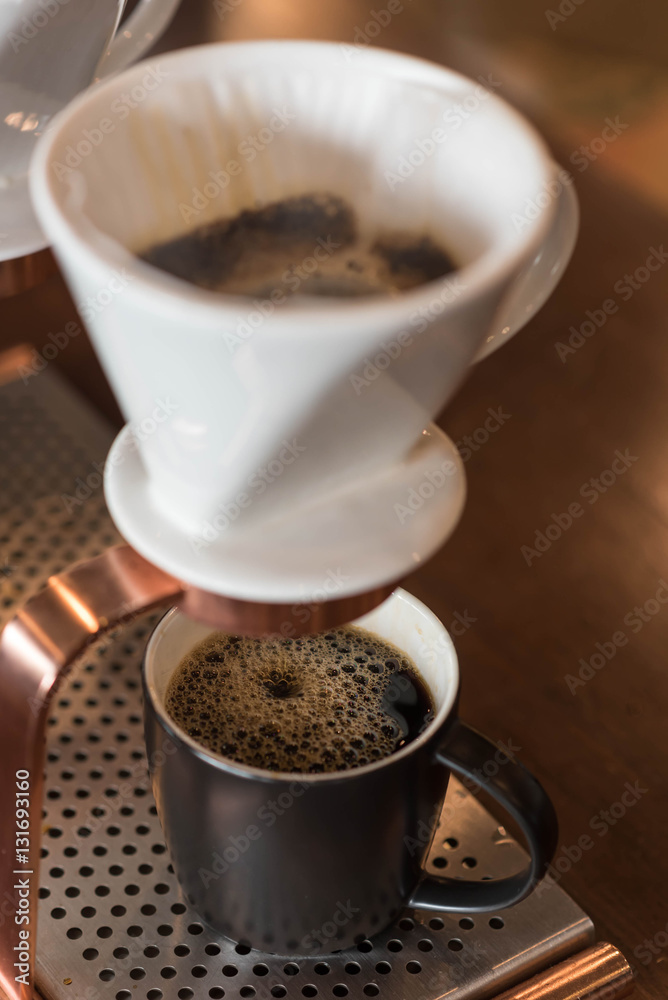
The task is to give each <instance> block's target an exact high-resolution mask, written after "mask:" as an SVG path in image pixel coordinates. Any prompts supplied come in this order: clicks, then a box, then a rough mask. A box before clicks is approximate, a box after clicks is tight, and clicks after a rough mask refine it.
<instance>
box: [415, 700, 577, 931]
mask: <svg viewBox="0 0 668 1000" xmlns="http://www.w3.org/2000/svg"><path fill="white" fill-rule="evenodd" d="M498 753H499V748H498V747H497V746H496V744H495V743H492V741H491V740H489V739H487V737H486V736H483V735H482V733H479V732H478V731H477V730H476V729H473V728H472V727H471V726H469V725H467V724H466V723H465V722H462V721H461V719H455V720H454V722H453V724H452V726H451V727H450V729H449V731H448V733H447V736H446V737H445V740H444V741H443V743H442V744H441V746H440V747H439V748H438V750H437V751H436V760H437V761H438V762H439V764H443V765H444V766H445V767H447V768H448V769H449V770H451V771H455V772H456V773H457V774H458V775H461V777H463V778H467V779H468V782H469V783H470V782H471V781H473V782H475V784H476V785H477V786H479V787H480V788H484V790H485V791H486V792H489V794H490V795H491V796H493V798H495V799H496V801H497V802H499V803H500V804H501V805H502V806H503V807H504V809H505V810H506V811H507V812H508V813H510V815H511V816H512V817H513V819H514V820H515V821H516V823H517V824H518V826H519V828H520V830H521V831H522V834H523V836H524V838H525V840H526V842H527V845H528V848H529V855H530V861H529V864H528V865H527V867H526V868H525V869H524V871H521V872H518V874H516V875H509V876H507V877H506V878H497V879H489V880H486V881H467V880H465V879H459V878H447V877H440V876H434V875H425V876H424V877H423V878H422V879H421V880H420V882H419V883H418V885H417V888H416V889H415V892H414V893H413V895H412V896H411V898H410V900H409V902H408V904H407V905H408V906H409V907H413V908H414V909H417V910H438V911H441V912H456V913H484V912H487V911H490V910H501V909H504V908H505V907H506V906H512V905H513V903H518V902H519V901H520V900H521V899H524V897H525V896H527V895H528V894H529V893H530V892H531V890H532V889H533V888H534V886H535V885H536V884H537V883H538V882H539V881H540V879H541V878H542V877H543V876H544V874H545V871H546V869H547V866H548V864H549V863H550V861H551V859H552V857H553V855H554V852H555V849H556V846H557V839H558V836H559V827H558V823H557V816H556V813H555V811H554V806H553V805H552V802H551V801H550V799H549V798H548V796H547V793H546V792H545V790H544V789H543V787H542V785H541V784H540V783H539V781H538V779H537V778H534V776H533V774H531V772H530V771H528V770H527V769H526V768H525V767H524V766H523V765H522V764H520V763H519V762H518V761H515V760H513V759H511V758H510V757H507V756H506V759H505V761H503V763H501V764H500V765H499V767H498V769H497V771H496V774H494V775H493V776H491V777H489V776H487V775H486V774H485V765H486V764H488V763H489V761H490V760H494V759H496V760H498Z"/></svg>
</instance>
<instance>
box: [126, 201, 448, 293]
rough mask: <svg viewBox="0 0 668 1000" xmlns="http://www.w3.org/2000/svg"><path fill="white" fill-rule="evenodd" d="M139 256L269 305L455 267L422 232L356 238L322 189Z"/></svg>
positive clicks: (349, 213) (344, 207)
mask: <svg viewBox="0 0 668 1000" xmlns="http://www.w3.org/2000/svg"><path fill="white" fill-rule="evenodd" d="M139 256H140V257H141V259H142V260H145V261H146V262H147V263H149V264H152V265H153V266H154V267H158V268H160V269H161V270H163V271H167V272H168V273H169V274H172V275H174V276H175V277H177V278H181V279H183V280H184V281H189V282H191V283H192V284H195V285H198V286H199V287H200V288H206V289H209V290H211V291H217V292H225V293H227V294H233V295H247V296H255V297H260V298H271V299H272V301H273V302H274V303H275V304H280V302H282V301H285V300H286V299H288V298H290V297H292V296H294V295H321V296H327V295H328V296H335V297H346V296H360V295H395V294H399V293H400V292H403V291H406V290H407V289H410V288H415V287H417V286H418V285H422V284H425V283H426V282H428V281H434V280H435V279H437V278H441V277H443V276H444V275H446V274H449V273H450V272H451V271H454V269H455V266H454V264H453V262H452V260H451V259H450V257H449V256H448V254H447V253H446V252H445V251H444V250H443V249H442V248H441V247H440V246H438V244H437V243H436V242H435V241H434V240H433V239H432V238H431V237H430V236H428V235H417V234H415V233H412V234H411V233H405V232H388V233H386V234H384V235H382V236H380V235H379V236H377V237H375V238H373V239H371V240H368V239H366V240H365V239H362V238H361V236H360V235H359V233H358V225H357V220H356V215H355V212H354V210H353V208H352V207H351V206H350V205H348V204H347V203H346V202H345V201H344V200H343V199H342V198H339V197H337V196H335V195H330V194H314V195H304V196H301V197H295V198H285V199H283V200H282V201H277V202H273V203H271V204H269V205H266V206H264V207H261V208H256V209H246V210H244V211H242V212H240V213H239V214H238V215H236V216H234V217H233V218H230V219H220V220H218V221H217V222H212V223H209V224H207V225H204V226H200V227H198V228H197V229H194V230H193V231H192V232H190V233H187V234H186V235H185V236H179V237H177V238H176V239H173V240H169V241H167V242H164V243H160V244H157V245H155V246H152V247H150V248H149V249H147V250H145V251H143V252H142V253H140V254H139Z"/></svg>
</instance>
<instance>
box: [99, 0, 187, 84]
mask: <svg viewBox="0 0 668 1000" xmlns="http://www.w3.org/2000/svg"><path fill="white" fill-rule="evenodd" d="M179 3H180V0H139V3H138V4H137V6H136V7H135V9H134V10H133V11H132V13H131V14H130V16H129V18H128V19H127V21H124V22H123V24H122V25H121V26H119V25H116V33H115V35H114V37H113V39H112V40H111V42H110V43H109V47H108V49H107V51H106V52H105V54H104V55H103V56H102V58H101V60H100V62H99V64H98V67H97V72H96V74H95V75H96V79H97V80H101V79H103V78H104V77H105V76H111V75H112V74H113V73H118V72H119V70H122V69H125V67H126V66H129V65H130V63H133V62H135V61H136V60H137V59H139V58H140V57H141V56H142V55H143V54H144V52H146V50H147V49H149V48H150V47H151V45H153V43H154V42H155V41H156V40H157V39H158V38H159V37H160V35H161V34H162V33H163V31H164V30H165V28H166V27H167V26H168V24H169V22H170V21H171V19H172V18H173V16H174V14H175V13H176V8H177V7H178V6H179Z"/></svg>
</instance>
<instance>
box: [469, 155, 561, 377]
mask: <svg viewBox="0 0 668 1000" xmlns="http://www.w3.org/2000/svg"><path fill="white" fill-rule="evenodd" d="M564 174H568V172H567V171H566V170H564V168H563V167H560V166H559V164H558V163H555V164H554V166H553V172H552V183H553V184H558V185H559V186H560V187H559V193H558V195H557V203H556V206H555V211H554V217H553V219H552V226H551V228H550V230H549V232H548V234H547V237H546V239H545V240H544V242H543V243H542V244H541V246H540V248H539V250H538V253H537V254H536V256H535V257H534V258H533V260H531V261H530V262H529V263H528V264H527V265H526V266H525V267H524V269H523V270H522V271H520V273H519V275H518V276H517V278H516V279H515V282H514V284H513V286H512V288H511V290H510V293H509V294H508V295H507V296H506V298H505V299H504V301H503V303H502V305H501V307H500V309H499V311H498V312H497V314H496V316H495V318H494V327H493V329H492V331H491V332H490V334H489V336H488V337H487V339H486V341H485V343H484V344H483V346H482V347H481V348H480V350H479V351H478V353H477V355H476V357H475V361H482V359H483V358H486V357H487V355H488V354H491V353H492V351H496V350H497V348H499V347H501V346H502V345H503V344H505V343H506V341H507V340H509V339H510V338H511V337H513V336H514V335H515V334H516V333H517V332H518V330H521V329H522V327H523V326H524V325H525V324H526V323H528V322H529V320H530V319H532V318H533V316H535V314H536V313H537V312H538V310H539V309H540V308H541V306H543V305H544V304H545V302H546V301H547V299H549V297H550V295H551V294H552V292H553V291H554V289H555V288H556V286H557V285H558V284H559V282H560V281H561V277H562V275H563V273H564V271H565V270H566V265H567V264H568V262H569V260H570V259H571V255H572V253H573V249H574V247H575V243H576V241H577V235H578V225H579V221H580V210H579V208H578V199H577V196H576V194H575V187H574V184H573V178H572V177H571V179H570V182H569V183H566V182H565V181H564V179H563V178H564ZM568 176H570V175H568Z"/></svg>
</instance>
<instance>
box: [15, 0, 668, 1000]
mask: <svg viewBox="0 0 668 1000" xmlns="http://www.w3.org/2000/svg"><path fill="white" fill-rule="evenodd" d="M190 2H191V0H188V3H190ZM247 2H248V3H249V4H250V3H251V2H252V0H247ZM325 6H327V8H328V10H329V11H330V12H331V11H332V5H331V4H330V3H328V4H326V5H325ZM363 7H365V5H363V4H361V3H360V4H357V5H355V4H350V3H349V4H346V5H344V8H345V12H346V13H345V16H346V18H348V21H349V23H348V24H347V25H346V26H344V27H343V28H339V29H337V31H338V34H336V37H341V36H342V35H343V36H344V37H345V32H346V31H350V30H351V28H352V27H353V26H354V25H355V24H357V23H359V16H360V15H359V12H360V11H361V10H362V9H363ZM197 9H198V10H200V14H201V5H200V7H199V8H197ZM195 10H196V5H195V4H194V0H193V6H192V7H190V8H189V11H188V12H186V13H182V14H181V15H179V19H178V20H177V23H176V24H175V26H174V28H173V29H172V32H171V35H170V37H169V38H168V39H167V40H166V41H164V42H163V47H164V48H168V47H174V46H175V45H177V44H179V43H181V44H182V43H183V42H193V41H197V40H200V37H201V33H200V34H198V28H197V25H198V24H199V22H198V20H197V18H198V17H199V16H200V15H196V13H194V11H195ZM341 16H343V15H341ZM336 23H337V24H338V22H336ZM416 23H417V24H418V28H417V29H416V31H417V35H416V36H415V37H416V38H417V42H416V41H415V40H414V41H413V44H406V45H404V47H405V48H412V49H413V50H414V51H415V50H419V51H421V52H424V53H426V54H429V55H431V56H433V55H434V52H433V51H429V42H428V40H425V36H424V33H422V34H420V32H421V31H422V29H421V27H420V25H421V23H422V22H416ZM289 33H292V34H298V33H302V34H305V35H309V34H315V32H314V31H313V30H309V29H308V27H305V28H304V30H303V31H301V32H300V31H297V30H294V29H293V30H292V31H291V32H289ZM327 34H331V36H332V37H334V34H333V29H332V31H330V29H329V28H328V30H327ZM395 43H396V39H393V40H387V41H386V44H395ZM577 188H578V193H579V196H580V200H581V208H582V234H581V237H580V241H579V245H578V247H577V250H576V254H575V257H574V260H573V263H572V264H571V266H570V268H569V270H568V272H567V274H566V276H565V278H564V280H563V282H562V284H561V286H560V288H559V289H558V291H557V293H556V294H555V295H554V296H553V298H552V299H551V301H550V302H549V303H548V304H547V305H546V306H545V307H544V309H543V310H542V311H541V313H540V314H539V315H538V317H537V318H536V319H535V320H534V321H533V322H532V323H531V324H530V326H529V327H527V328H526V329H525V330H524V331H523V332H522V333H521V334H520V335H518V336H517V337H516V338H515V339H514V340H513V341H511V342H510V343H509V344H508V345H507V346H506V347H504V348H503V349H502V350H501V351H499V352H497V353H496V354H495V355H493V356H492V357H491V358H489V359H488V360H486V361H485V362H484V363H482V364H481V365H479V366H478V367H477V368H476V369H475V370H474V371H473V372H472V373H471V376H470V378H469V379H468V381H467V382H466V384H465V385H464V387H463V388H462V389H461V391H460V392H459V394H458V395H457V397H456V398H455V400H454V401H453V403H452V404H451V405H450V407H449V408H448V410H447V412H446V413H444V414H443V416H442V419H441V424H442V426H443V427H444V428H445V430H446V431H447V432H448V433H449V434H450V435H451V436H452V437H453V439H454V440H455V441H461V442H462V447H463V448H466V447H468V445H467V444H466V442H465V440H464V439H465V437H466V436H467V435H468V436H469V437H470V438H472V440H473V442H474V445H475V448H476V449H477V450H471V454H470V457H469V458H468V459H467V461H466V472H467V477H468V485H469V498H468V502H467V506H466V510H465V513H464V516H463V518H462V521H461V524H460V526H459V527H458V529H457V531H456V533H455V534H454V536H453V538H452V539H451V540H450V541H449V542H448V544H447V545H446V546H445V547H444V548H443V550H442V551H441V552H440V554H439V555H438V556H437V557H436V558H435V559H434V560H433V561H432V562H431V563H430V564H429V565H428V566H426V567H424V568H423V569H421V570H420V571H419V572H418V573H416V574H415V575H414V576H413V577H411V578H410V579H409V581H408V583H407V586H408V587H409V589H411V590H412V591H413V592H414V593H415V594H416V595H417V596H418V597H420V598H421V599H422V600H424V601H426V603H427V604H429V605H430V606H431V607H432V608H433V609H434V611H435V612H436V613H437V614H438V615H439V616H440V617H441V618H442V619H443V621H444V622H445V623H446V624H449V623H451V622H453V621H458V622H459V623H461V622H462V621H464V622H465V623H466V628H464V626H463V625H461V624H459V625H458V627H457V628H456V629H455V632H460V633H463V634H461V635H460V636H459V637H456V639H455V641H456V645H457V649H458V652H459V656H460V660H461V667H462V674H463V698H462V714H463V715H464V717H465V718H466V719H467V720H468V721H470V722H472V723H473V724H475V725H477V726H478V727H479V728H481V729H482V730H484V731H485V732H486V733H488V734H489V735H490V736H493V737H495V738H500V739H511V740H512V742H513V744H514V745H515V746H520V747H521V748H522V751H521V754H520V756H521V759H522V760H523V761H524V762H525V763H526V764H527V765H528V766H529V767H530V768H532V769H533V770H534V771H535V773H536V774H537V775H538V776H539V777H540V779H541V780H542V781H543V782H544V784H545V786H546V787H547V789H548V790H549V792H550V794H551V795H552V796H553V798H554V802H555V805H556V807H557V811H558V814H559V817H560V821H561V837H560V840H559V845H560V846H559V849H558V852H557V856H556V859H555V871H556V872H558V873H559V875H560V877H561V874H562V873H563V877H562V878H561V884H562V886H563V887H564V888H565V889H566V890H567V891H568V892H569V893H571V895H572V896H573V897H574V898H575V899H576V900H577V901H578V902H579V903H580V904H581V905H582V906H583V908H584V909H585V910H586V911H587V912H588V913H589V914H590V916H591V917H592V918H593V919H594V921H595V924H596V927H597V932H598V937H599V939H604V940H609V941H611V942H613V943H614V944H616V945H618V946H619V947H620V948H621V949H622V950H623V951H624V953H625V954H626V956H627V957H628V958H629V960H630V961H631V962H632V963H633V964H634V966H635V967H636V969H637V973H638V986H637V996H638V997H641V998H652V1000H659V998H664V997H665V996H666V992H667V989H668V975H667V973H668V852H667V851H666V828H667V827H668V649H667V647H668V603H666V602H667V601H668V257H667V258H666V259H665V261H664V262H663V263H662V264H661V266H660V268H659V269H658V270H656V271H647V272H645V271H640V272H639V273H638V278H637V279H636V278H635V277H634V274H635V272H636V271H637V269H638V268H643V267H644V266H645V261H646V259H647V258H648V257H649V256H650V254H652V253H653V252H654V251H656V254H655V260H657V261H660V260H662V257H661V255H662V253H663V250H664V248H665V249H666V250H667V251H668V220H667V219H666V218H664V217H662V216H661V215H660V214H658V213H657V211H656V210H655V209H653V208H651V207H650V206H648V205H644V204H643V203H642V202H641V201H640V199H639V198H638V197H637V196H636V195H634V194H631V193H629V192H627V191H625V190H624V189H622V188H621V187H620V186H619V185H618V184H617V183H616V182H614V181H613V180H611V179H610V178H608V177H607V176H606V172H605V165H604V164H603V163H602V164H599V163H596V164H593V165H592V167H591V168H590V169H589V170H587V171H586V172H584V173H583V174H581V175H580V176H579V177H578V184H577ZM627 275H630V276H631V283H629V281H628V279H627V278H626V277H625V276H627ZM646 277H648V280H646V281H645V280H644V279H645V278H646ZM634 284H635V285H636V286H637V287H635V288H634V287H633V285H634ZM608 299H612V300H613V301H614V304H615V305H616V306H617V309H616V312H615V313H614V314H613V315H611V316H609V317H607V319H606V321H605V323H604V324H603V325H602V326H601V327H600V328H598V327H596V326H595V322H596V319H598V320H599V322H600V320H601V315H600V314H599V313H598V312H597V310H600V309H601V306H602V303H603V302H604V301H605V300H608ZM588 311H590V312H591V313H593V316H594V319H593V320H591V319H590V318H589V317H588ZM75 316H76V314H75V311H74V306H73V304H72V302H71V300H70V299H69V297H68V295H67V292H66V290H65V288H64V285H63V283H62V281H61V279H60V278H59V277H54V278H52V279H51V280H50V281H48V282H47V283H45V284H44V285H43V286H40V287H39V288H36V289H34V290H33V291H31V292H28V293H25V294H23V295H21V296H17V297H15V298H14V299H8V300H5V301H0V347H5V346H8V345H9V344H11V343H14V342H17V341H19V340H27V341H31V342H32V343H34V344H36V345H37V346H38V347H39V346H41V345H43V344H45V343H47V342H48V341H47V335H48V333H49V332H54V331H58V330H62V329H63V328H64V325H65V323H66V322H68V321H69V320H71V319H72V318H75ZM588 320H589V322H590V324H591V325H590V326H585V331H586V332H588V333H591V334H592V335H591V336H588V337H584V336H580V337H578V335H577V330H578V328H580V327H581V326H582V324H583V323H585V322H586V321H588ZM571 328H575V331H576V332H575V337H574V340H573V343H574V344H578V343H579V344H581V346H579V347H577V348H576V349H575V350H574V351H572V352H571V353H564V351H563V350H562V349H559V350H558V345H559V344H562V345H567V344H568V343H569V337H572V336H573V330H572V329H571ZM592 330H593V333H592ZM560 353H561V355H562V356H561V357H560ZM55 363H56V364H58V365H59V366H60V367H61V368H62V369H63V370H64V371H65V372H66V373H67V374H68V375H69V377H70V378H71V379H72V380H73V381H74V382H75V383H76V384H78V386H79V387H80V388H81V389H82V391H84V392H85V393H86V394H88V395H89V396H90V398H91V399H93V400H94V402H95V403H96V405H98V406H100V407H101V408H102V409H103V410H104V411H105V412H106V413H107V414H108V415H109V416H110V417H111V418H112V419H113V420H115V421H116V422H118V421H119V415H118V411H117V409H116V408H115V404H114V403H113V400H112V398H111V394H110V392H109V390H108V388H107V387H106V385H105V383H104V380H103V377H102V375H101V373H100V370H99V367H98V365H97V363H96V361H95V359H94V358H93V356H92V353H91V350H90V346H89V344H88V342H87V340H86V337H85V334H84V333H82V334H81V335H80V336H78V337H76V338H74V339H72V340H71V341H70V344H69V345H68V347H67V349H66V350H64V351H63V352H62V353H61V355H60V356H59V358H58V359H57V361H56V362H55ZM489 409H491V410H493V411H495V412H497V413H498V412H499V411H501V412H502V414H503V422H502V425H501V426H500V427H499V429H498V430H496V431H494V432H493V433H491V434H488V439H487V440H486V441H485V440H484V438H485V431H484V424H485V420H486V418H487V417H488V410H489ZM476 431H477V432H478V433H477V434H476ZM619 454H621V455H622V456H625V459H624V460H622V459H620V458H619ZM613 466H614V471H610V470H613ZM601 477H602V478H601ZM573 504H579V505H580V510H581V514H580V515H579V516H577V517H575V518H573V520H572V524H570V526H568V518H567V517H565V516H563V515H564V514H565V512H567V511H568V509H569V506H571V509H573V508H572V505H573ZM559 524H560V525H561V527H559ZM549 526H551V527H549ZM537 532H538V533H541V534H540V536H539V537H538V539H537ZM541 536H542V538H541ZM558 536H559V537H558ZM548 543H549V545H548ZM523 547H524V548H523ZM540 547H542V549H543V550H544V551H542V552H541V551H539V549H540ZM657 594H658V598H657V596H656V595H657ZM634 609H635V610H634ZM455 615H458V616H459V617H458V618H455ZM613 636H614V637H615V638H614V639H613ZM592 659H593V663H592ZM569 678H570V680H569ZM583 678H588V679H587V680H584V679H583ZM629 786H630V788H631V789H635V792H634V793H633V794H631V793H630V792H629ZM578 841H580V842H581V843H584V844H586V845H587V847H586V849H585V850H581V857H580V858H579V860H576V858H577V850H576V845H577V844H578Z"/></svg>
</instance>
